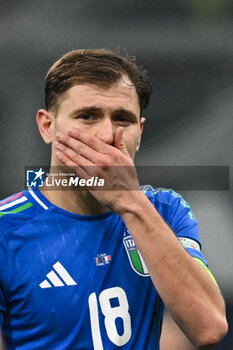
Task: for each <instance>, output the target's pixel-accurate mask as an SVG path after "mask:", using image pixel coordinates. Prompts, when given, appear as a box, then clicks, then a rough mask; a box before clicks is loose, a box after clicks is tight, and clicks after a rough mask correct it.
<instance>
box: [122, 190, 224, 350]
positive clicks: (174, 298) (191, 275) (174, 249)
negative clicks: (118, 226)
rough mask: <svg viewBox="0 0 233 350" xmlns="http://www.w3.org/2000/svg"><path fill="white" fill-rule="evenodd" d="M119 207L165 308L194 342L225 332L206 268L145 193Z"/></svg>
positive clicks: (209, 341)
mask: <svg viewBox="0 0 233 350" xmlns="http://www.w3.org/2000/svg"><path fill="white" fill-rule="evenodd" d="M130 195H131V196H132V198H131V200H130V203H131V204H128V206H127V205H126V206H125V208H124V210H123V211H122V212H120V213H119V214H120V216H121V217H122V219H123V220H124V222H125V224H126V226H127V228H128V229H129V231H130V232H131V235H132V236H133V238H134V240H135V243H136V245H137V247H138V249H139V250H140V252H141V254H142V256H143V258H144V260H145V262H146V264H147V267H148V269H149V272H150V275H151V279H152V281H153V283H154V285H155V287H156V289H157V291H158V293H159V295H160V296H161V298H162V300H163V302H164V304H165V305H166V308H167V309H168V311H169V313H170V314H171V316H172V317H173V318H174V320H175V321H176V323H177V324H178V326H179V327H180V328H181V329H182V330H183V332H184V333H185V334H186V336H187V337H188V338H189V339H190V340H191V341H192V343H193V344H194V345H195V346H197V347H199V348H202V347H204V346H209V345H213V344H216V343H218V342H219V341H220V339H221V338H222V337H223V336H224V335H225V334H226V331H227V323H226V318H225V306H224V301H223V298H222V296H221V294H220V292H219V289H218V288H217V287H216V285H215V284H214V283H213V281H212V279H211V278H210V276H209V275H208V273H207V272H206V271H205V270H204V269H203V267H201V266H200V265H199V264H198V263H197V262H196V261H195V260H194V259H193V258H192V257H191V256H189V254H188V253H187V252H186V251H185V250H184V249H183V247H182V246H181V245H180V243H179V242H178V240H177V238H176V236H175V235H174V233H173V232H172V230H171V229H170V228H169V226H168V225H167V224H166V223H165V222H164V220H163V219H162V218H161V216H160V215H159V214H158V212H157V211H156V210H155V208H154V207H153V205H152V204H151V202H150V201H149V200H148V199H147V197H146V196H145V195H144V194H143V193H137V195H136V196H135V195H134V193H133V192H131V193H130Z"/></svg>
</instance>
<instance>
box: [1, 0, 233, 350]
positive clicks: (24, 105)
mask: <svg viewBox="0 0 233 350" xmlns="http://www.w3.org/2000/svg"><path fill="white" fill-rule="evenodd" d="M0 19H1V20H0V46H1V50H0V78H1V81H0V106H1V114H0V147H1V153H0V160H1V162H0V165H1V167H0V179H1V181H0V197H1V198H4V197H6V196H9V195H11V194H13V193H15V192H17V191H20V190H22V189H23V188H24V186H25V184H24V177H25V174H24V167H25V166H33V165H48V164H49V160H50V158H49V147H48V146H46V145H44V144H43V142H42V140H41V138H40V136H39V132H38V130H37V126H36V123H35V115H36V112H37V110H38V109H39V108H41V107H44V93H43V90H44V76H45V74H46V72H47V70H48V69H49V67H50V66H51V65H52V63H53V62H54V61H55V60H57V59H58V58H59V57H60V56H61V55H62V54H64V53H65V52H67V51H70V50H72V49H79V48H108V49H113V50H115V51H116V50H117V51H118V52H120V53H123V54H124V52H126V53H127V54H128V55H129V56H136V58H137V63H138V64H139V65H143V67H144V68H146V69H147V70H148V71H149V73H150V76H151V80H152V82H153V86H154V88H153V94H152V98H151V103H150V107H149V108H147V110H146V111H145V116H147V122H146V126H145V132H144V138H143V142H142V145H141V150H140V152H139V154H138V155H137V159H136V163H137V164H138V165H143V166H148V165H150V166H153V165H156V166H169V167H170V171H171V172H172V166H228V167H229V170H230V179H229V180H230V183H229V184H228V186H227V188H224V190H219V189H218V188H217V186H216V187H215V186H213V187H212V188H211V190H208V191H207V190H198V189H196V190H193V188H190V190H189V188H188V189H187V188H186V187H185V186H184V189H185V190H182V188H179V192H180V193H181V194H182V195H183V196H184V198H185V199H186V201H188V202H189V203H190V204H191V208H192V209H193V211H194V213H195V215H196V217H197V219H198V221H199V226H200V234H201V241H202V245H203V252H204V254H205V256H206V258H207V260H208V261H209V265H210V268H211V270H212V272H213V274H214V275H215V277H216V279H217V281H218V283H219V285H220V287H221V290H222V293H223V295H224V297H225V299H226V303H227V314H228V321H229V325H230V330H229V333H228V335H227V337H226V338H225V339H224V340H223V341H222V342H221V344H219V345H218V346H216V347H215V349H218V350H220V349H224V350H232V349H233V234H232V231H233V215H232V213H233V197H232V182H233V181H232V171H231V169H232V165H233V164H232V163H233V157H232V155H233V151H232V150H233V138H232V132H233V2H232V0H221V1H219V0H204V1H203V0H170V1H169V0H144V1H141V0H127V1H125V0H117V1H111V2H110V1H107V0H101V1H94V0H85V1H84V0H79V1H67V0H66V1H64V0H60V1H55V0H49V1H46V0H40V1H36V0H35V1H29V0H21V1H13V0H8V1H3V0H1V1H0ZM168 173H169V170H168ZM180 176H181V183H184V184H185V181H186V180H187V175H186V177H183V178H182V174H181V175H180ZM168 178H169V174H168ZM152 185H154V186H156V187H161V185H160V184H158V183H152ZM169 187H172V186H169ZM174 189H175V190H176V188H174ZM172 332H173V333H171V334H172V338H173V347H170V348H168V347H166V340H165V341H164V345H163V349H167V350H183V349H184V350H189V349H192V347H191V346H190V345H188V343H184V344H185V345H184V344H183V345H181V343H179V341H178V335H177V334H178V333H177V330H176V329H174V328H172ZM175 339H177V341H178V345H177V344H176V341H175Z"/></svg>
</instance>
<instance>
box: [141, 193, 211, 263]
mask: <svg viewBox="0 0 233 350" xmlns="http://www.w3.org/2000/svg"><path fill="white" fill-rule="evenodd" d="M144 193H145V194H146V195H147V197H148V198H149V199H150V201H151V202H152V203H153V204H154V206H155V208H156V209H157V210H158V212H159V214H160V215H161V216H162V217H163V219H164V220H165V221H166V223H167V224H168V225H169V226H170V228H171V229H172V231H173V232H174V233H175V235H176V236H177V238H178V240H179V241H180V243H181V244H182V245H183V247H184V248H185V249H186V250H187V252H188V253H189V254H190V255H191V256H192V257H194V258H198V259H200V260H202V261H203V262H204V264H205V265H206V266H208V263H207V261H206V259H205V257H204V255H203V254H202V251H201V242H200V237H199V229H198V223H197V220H196V218H195V216H194V214H193V212H192V210H191V208H190V205H189V204H188V203H187V202H186V201H185V200H184V199H183V198H182V196H181V195H180V194H178V193H176V192H175V191H173V190H171V189H160V188H159V189H154V188H152V187H151V186H150V188H149V189H147V190H144Z"/></svg>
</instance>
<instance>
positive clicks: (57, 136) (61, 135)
mask: <svg viewBox="0 0 233 350" xmlns="http://www.w3.org/2000/svg"><path fill="white" fill-rule="evenodd" d="M56 138H57V139H58V140H60V141H62V140H63V139H64V134H61V133H60V132H58V133H57V134H56Z"/></svg>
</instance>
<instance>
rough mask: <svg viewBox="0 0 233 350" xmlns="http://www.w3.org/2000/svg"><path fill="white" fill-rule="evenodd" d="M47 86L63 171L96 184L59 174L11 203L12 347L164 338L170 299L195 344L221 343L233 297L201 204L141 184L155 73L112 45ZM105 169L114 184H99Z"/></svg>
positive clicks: (8, 298) (6, 298)
mask: <svg viewBox="0 0 233 350" xmlns="http://www.w3.org/2000/svg"><path fill="white" fill-rule="evenodd" d="M45 92H46V109H40V110H39V111H38V113H37V123H38V126H39V130H40V133H41V136H42V137H43V139H44V141H45V142H46V143H48V144H51V145H52V157H51V172H52V171H53V169H54V168H53V167H56V169H58V170H59V173H62V174H64V173H66V172H67V171H68V172H71V171H73V172H75V174H76V176H78V178H79V179H84V180H85V181H86V186H85V187H81V186H80V187H79V188H78V189H79V190H77V188H75V185H74V184H73V185H72V186H71V187H70V190H69V191H65V190H62V182H61V181H60V182H59V181H57V186H58V188H57V190H56V189H53V190H51V189H50V187H49V184H48V183H47V184H46V185H45V186H44V188H43V189H42V190H41V191H39V189H35V188H34V189H33V188H31V189H29V190H26V191H24V192H22V193H19V194H17V195H15V196H13V197H10V198H8V199H6V200H4V201H3V202H2V203H1V218H0V219H1V222H2V223H1V231H2V232H1V237H0V238H1V240H0V259H1V264H0V286H1V294H0V321H1V325H2V329H3V333H4V336H5V341H6V344H7V347H8V348H9V349H49V350H51V349H94V350H102V349H117V348H124V349H138V350H144V349H145V350H146V349H159V338H160V331H161V323H162V317H163V304H165V306H166V308H167V310H168V311H169V312H170V314H171V315H172V317H173V318H174V320H175V321H176V323H177V324H178V325H179V327H180V328H181V329H182V330H183V332H184V333H185V334H186V335H187V336H188V337H189V339H190V340H191V341H192V342H193V344H194V345H195V346H197V347H199V348H204V347H207V346H211V345H213V344H216V343H217V342H219V340H220V339H221V338H222V337H223V336H224V335H225V333H226V331H227V322H226V318H225V307H224V301H223V299H222V297H221V294H220V292H219V289H218V287H217V286H216V283H215V282H214V281H213V277H212V275H211V273H210V272H209V270H208V268H207V262H206V260H205V259H204V257H203V255H202V253H201V250H200V242H199V237H198V229H197V222H196V220H195V217H194V215H193V213H192V212H191V210H190V207H189V205H188V204H187V203H186V202H185V201H184V200H183V199H182V198H181V196H179V195H178V194H177V193H175V192H174V191H172V190H166V189H154V188H152V187H151V186H145V187H144V188H143V189H142V190H140V186H139V183H138V179H137V174H136V170H135V168H134V163H133V159H134V156H135V153H136V152H137V151H138V149H139V146H140V140H141V134H142V131H143V125H144V122H145V119H144V118H143V117H142V110H143V109H144V108H145V107H146V105H147V103H148V101H149V96H150V84H149V83H148V81H147V79H146V77H145V74H144V72H142V71H141V70H140V69H139V68H138V67H136V65H135V64H134V63H132V62H131V61H130V60H129V59H126V58H122V57H120V56H118V55H116V54H114V53H112V52H110V51H106V50H83V51H81V50H80V51H72V52H69V53H67V54H66V55H64V56H63V57H62V58H61V59H60V60H58V61H57V62H56V63H55V64H54V65H53V66H52V67H51V68H50V70H49V72H48V74H47V76H46V88H45ZM93 177H95V178H99V179H102V180H103V182H104V184H105V185H106V187H105V188H104V189H102V190H101V188H100V187H98V186H96V187H95V186H94V185H93V184H92V185H91V186H90V187H88V185H87V181H88V179H91V178H93ZM60 180H61V179H60ZM66 180H67V181H68V180H69V175H67V177H66ZM105 189H106V190H105ZM135 244H136V245H135ZM184 248H186V250H185V249H184ZM187 252H188V253H189V254H188V253H187Z"/></svg>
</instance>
